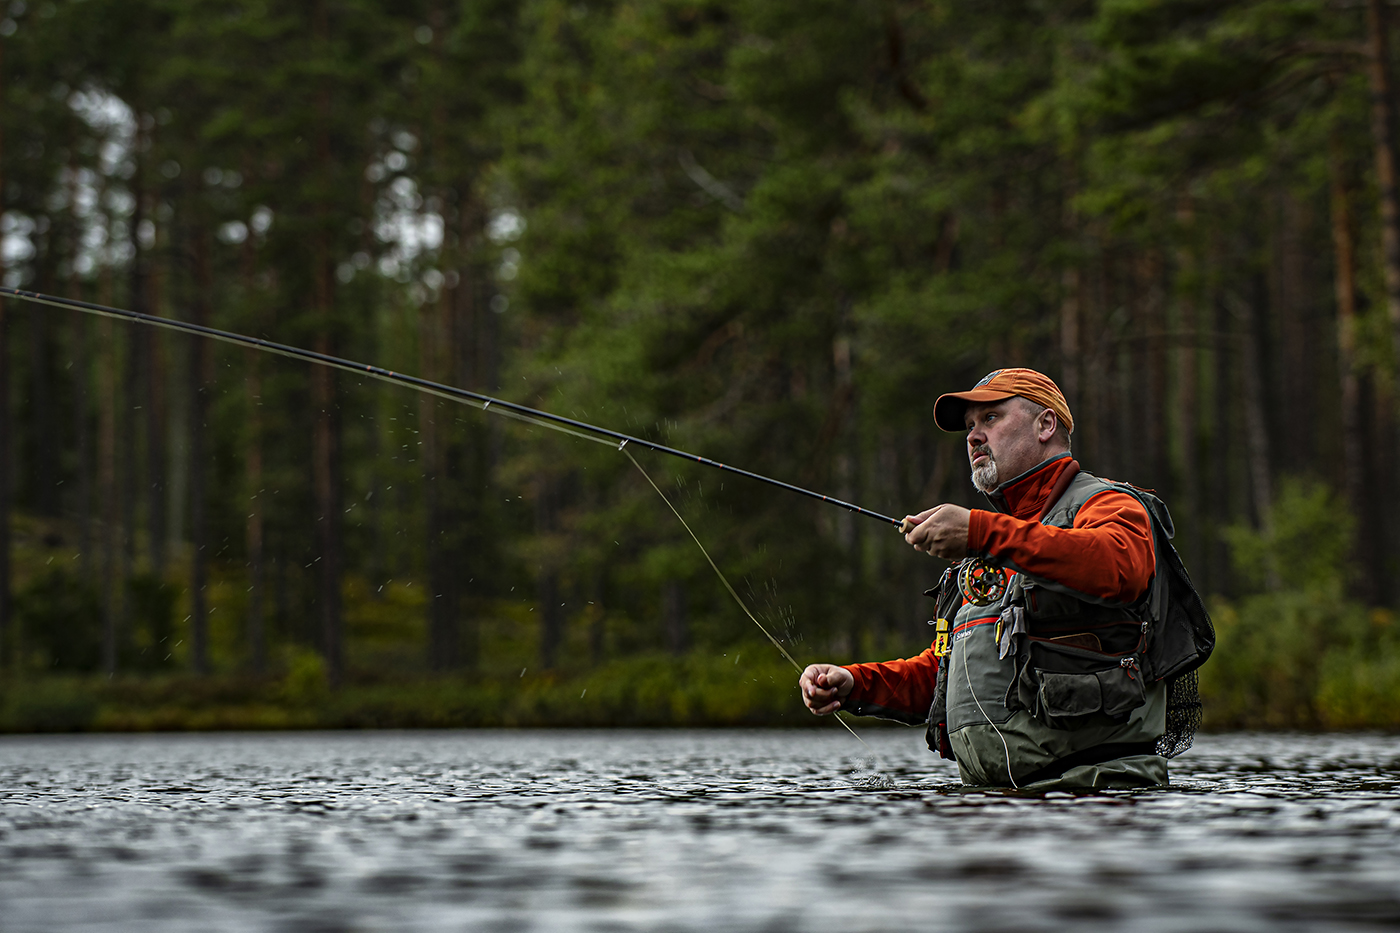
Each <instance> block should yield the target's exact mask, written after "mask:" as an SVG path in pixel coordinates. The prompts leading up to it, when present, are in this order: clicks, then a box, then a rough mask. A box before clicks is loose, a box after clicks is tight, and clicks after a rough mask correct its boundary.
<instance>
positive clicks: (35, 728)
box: [0, 677, 100, 732]
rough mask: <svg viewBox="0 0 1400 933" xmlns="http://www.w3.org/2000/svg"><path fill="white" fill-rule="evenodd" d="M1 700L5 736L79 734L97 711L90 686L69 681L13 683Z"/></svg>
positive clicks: (44, 680)
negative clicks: (9, 733)
mask: <svg viewBox="0 0 1400 933" xmlns="http://www.w3.org/2000/svg"><path fill="white" fill-rule="evenodd" d="M0 698H2V699H3V702H0V728H3V729H4V730H5V731H7V732H81V731H84V730H86V729H89V728H91V727H92V725H93V724H94V722H95V721H96V719H97V716H98V712H99V708H100V707H99V701H98V698H97V695H96V692H95V691H94V690H93V689H92V686H91V685H90V684H89V683H86V682H84V681H81V680H76V679H74V678H72V677H50V678H45V679H42V680H24V681H19V682H17V683H12V684H10V685H9V687H8V688H7V689H6V690H5V691H4V693H3V695H2V697H0Z"/></svg>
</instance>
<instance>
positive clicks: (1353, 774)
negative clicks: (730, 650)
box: [0, 723, 1400, 933]
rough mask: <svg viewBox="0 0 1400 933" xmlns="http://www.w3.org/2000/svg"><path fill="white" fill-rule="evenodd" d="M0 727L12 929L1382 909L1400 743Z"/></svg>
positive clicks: (575, 925) (739, 925)
mask: <svg viewBox="0 0 1400 933" xmlns="http://www.w3.org/2000/svg"><path fill="white" fill-rule="evenodd" d="M831 725H832V726H833V728H832V729H830V730H825V731H824V730H815V731H790V732H781V731H657V732H641V731H629V732H609V731H596V732H536V731H529V732H510V731H502V732H414V733H373V732H367V733H333V734H332V733H311V734H306V733H284V734H268V735H244V734H214V735H143V736H41V737H20V736H9V737H0V931H3V933H22V931H39V930H44V931H52V930H79V929H81V930H123V931H127V930H140V931H143V933H146V931H167V930H168V931H177V930H178V931H186V930H193V929H198V930H217V931H222V930H230V931H241V930H275V931H281V930H286V931H293V930H295V931H341V930H345V931H350V930H356V931H360V930H363V931H380V930H382V931H413V930H502V931H517V930H518V931H592V930H598V931H604V930H606V931H614V930H616V931H624V930H626V931H632V930H636V931H643V930H645V931H690V930H695V931H701V930H703V931H721V930H754V931H769V933H777V931H799V930H800V931H803V933H815V931H822V930H832V931H842V933H845V931H902V930H968V931H995V930H1005V931H1013V930H1014V931H1023V930H1066V929H1073V930H1110V929H1113V930H1120V929H1121V930H1133V931H1152V930H1164V931H1165V930H1181V931H1187V930H1191V931H1199V930H1211V931H1231V930H1251V931H1252V930H1261V931H1262V930H1268V931H1279V930H1316V929H1339V930H1365V929H1382V928H1385V929H1393V928H1395V927H1396V926H1397V925H1400V794H1397V789H1400V788H1398V787H1397V780H1400V742H1397V740H1396V739H1395V738H1394V737H1389V736H1340V735H1333V736H1262V735H1227V736H1204V737H1201V738H1199V739H1198V741H1197V746H1196V748H1195V749H1193V750H1192V751H1189V752H1187V753H1186V754H1185V755H1184V756H1183V757H1182V758H1180V759H1178V760H1177V763H1176V764H1175V766H1174V770H1173V781H1174V785H1175V786H1173V787H1172V788H1170V789H1162V790H1151V791H1138V792H1131V793H1127V792H1123V793H1104V794H1097V795H1092V796H1083V797H1072V796H1068V795H1059V796H1049V797H1042V798H1028V797H1023V796H1019V795H1017V794H1015V793H1011V792H1006V793H1001V792H995V793H988V792H977V791H965V790H962V789H960V788H959V787H957V785H956V783H955V782H956V775H955V773H954V771H953V769H952V768H950V767H949V766H948V764H946V763H944V762H940V761H938V760H936V758H935V757H934V756H932V755H930V754H929V753H928V752H927V751H926V750H924V748H923V742H922V735H921V733H920V732H919V731H917V730H900V729H894V730H887V729H875V730H866V731H865V732H864V733H863V735H864V737H865V740H866V741H867V742H868V743H869V746H870V750H869V751H867V750H866V749H865V748H862V747H861V746H860V745H859V743H857V742H856V741H855V740H854V739H853V738H851V736H850V735H848V734H847V733H845V732H844V731H843V730H840V729H839V728H835V724H834V723H833V724H831Z"/></svg>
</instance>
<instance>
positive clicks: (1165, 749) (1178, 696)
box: [1157, 670, 1201, 758]
mask: <svg viewBox="0 0 1400 933" xmlns="http://www.w3.org/2000/svg"><path fill="white" fill-rule="evenodd" d="M1200 726H1201V691H1200V677H1199V676H1198V675H1197V673H1196V671H1194V670H1193V671H1188V672H1187V673H1185V674H1182V675H1181V676H1180V677H1178V678H1176V679H1175V680H1172V681H1171V682H1170V683H1168V684H1167V731H1166V732H1165V733H1163V734H1162V737H1161V738H1160V739H1158V740H1157V754H1159V755H1161V756H1162V757H1163V758H1175V757H1176V756H1177V755H1180V754H1181V753H1182V752H1184V751H1186V750H1187V749H1188V748H1190V747H1191V742H1192V741H1193V740H1194V739H1195V738H1196V730H1197V729H1199V728H1200Z"/></svg>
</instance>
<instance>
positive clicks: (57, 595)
mask: <svg viewBox="0 0 1400 933" xmlns="http://www.w3.org/2000/svg"><path fill="white" fill-rule="evenodd" d="M15 610H16V615H17V616H18V618H19V620H20V625H21V626H22V631H23V639H24V640H23V644H24V646H25V648H26V649H32V650H34V651H37V652H38V653H39V654H40V655H41V657H40V658H39V659H37V664H38V665H39V666H40V667H41V668H43V669H48V670H54V671H80V672H91V671H96V670H97V669H98V668H99V666H100V665H101V663H102V604H101V602H100V600H99V598H98V595H97V592H96V591H95V590H94V589H93V587H92V585H91V584H90V583H88V582H87V581H86V580H81V579H79V578H78V577H77V575H76V574H74V573H73V572H71V571H70V570H68V569H66V568H65V567H61V566H56V567H51V568H50V569H48V570H47V571H46V572H45V573H44V574H43V575H42V576H39V577H37V578H35V579H34V580H33V581H32V582H31V583H30V584H29V585H28V586H27V587H25V588H24V589H23V590H21V591H20V592H18V593H16V594H15Z"/></svg>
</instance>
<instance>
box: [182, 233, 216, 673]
mask: <svg viewBox="0 0 1400 933" xmlns="http://www.w3.org/2000/svg"><path fill="white" fill-rule="evenodd" d="M194 273H195V296H194V302H193V304H192V310H193V318H194V323H196V324H199V325H202V326H205V327H207V326H209V298H210V295H211V294H212V293H213V292H212V290H213V287H214V283H213V270H212V269H211V268H210V256H209V233H208V231H207V230H204V229H200V230H198V231H197V232H196V233H195V234H194ZM209 349H210V348H209V341H208V340H206V339H204V338H203V337H191V338H190V357H189V361H190V369H189V389H188V391H189V396H190V398H191V399H192V405H191V410H190V467H189V489H190V660H191V663H192V666H193V667H194V671H195V673H196V674H201V675H203V674H208V673H209V604H208V593H207V588H208V585H209V554H208V545H209V528H208V506H207V504H206V501H205V500H206V498H207V490H206V488H205V479H206V477H207V476H208V472H209V471H208V464H207V463H206V460H207V459H208V441H207V436H208V425H207V424H206V422H207V421H208V418H209V389H208V385H209V377H210V368H211V362H212V361H211V359H210V352H209Z"/></svg>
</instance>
